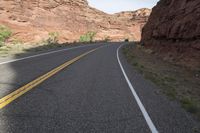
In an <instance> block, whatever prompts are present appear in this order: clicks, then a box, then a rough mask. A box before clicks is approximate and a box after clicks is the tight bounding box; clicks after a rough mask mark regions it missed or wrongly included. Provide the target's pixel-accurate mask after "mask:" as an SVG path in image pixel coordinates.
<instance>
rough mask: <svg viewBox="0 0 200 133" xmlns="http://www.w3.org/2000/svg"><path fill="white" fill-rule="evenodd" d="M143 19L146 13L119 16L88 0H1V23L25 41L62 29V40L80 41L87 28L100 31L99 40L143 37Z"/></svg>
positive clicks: (60, 31)
mask: <svg viewBox="0 0 200 133" xmlns="http://www.w3.org/2000/svg"><path fill="white" fill-rule="evenodd" d="M132 16H134V14H132ZM133 19H134V18H132V20H133ZM140 21H141V23H140ZM144 23H146V17H145V18H142V17H141V18H140V19H137V20H133V21H130V20H129V19H126V20H124V19H119V18H118V17H117V16H115V15H109V14H106V13H104V12H101V11H99V10H97V9H94V8H91V7H89V5H88V2H87V1H86V0H0V24H4V25H7V26H9V27H10V28H11V29H12V30H14V37H16V38H19V39H20V40H23V41H24V42H39V41H41V40H42V39H45V38H47V37H48V33H49V32H59V35H60V38H59V40H60V41H61V42H65V41H69V42H70V41H77V40H79V37H80V35H82V34H84V33H86V32H87V31H95V32H97V36H96V39H97V40H103V39H105V38H106V37H109V38H110V39H111V40H115V41H117V40H124V39H125V38H129V39H130V40H140V37H141V28H142V26H143V25H144Z"/></svg>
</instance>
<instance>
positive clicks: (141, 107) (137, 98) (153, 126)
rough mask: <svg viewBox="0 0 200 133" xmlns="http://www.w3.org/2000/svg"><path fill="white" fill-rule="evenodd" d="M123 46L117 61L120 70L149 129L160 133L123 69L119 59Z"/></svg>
mask: <svg viewBox="0 0 200 133" xmlns="http://www.w3.org/2000/svg"><path fill="white" fill-rule="evenodd" d="M122 46H123V45H121V46H120V47H119V48H118V49H117V60H118V63H119V65H120V68H121V70H122V72H123V75H124V77H125V79H126V82H127V83H128V86H129V88H130V89H131V91H132V93H133V96H134V97H135V100H136V102H137V104H138V106H139V108H140V110H141V112H142V114H143V116H144V118H145V120H146V122H147V124H148V126H149V129H150V130H151V132H152V133H158V130H157V129H156V127H155V125H154V124H153V122H152V120H151V118H150V116H149V114H148V113H147V111H146V109H145V107H144V105H143V104H142V102H141V100H140V98H139V96H138V95H137V93H136V91H135V89H134V88H133V86H132V84H131V82H130V80H129V78H128V76H127V74H126V72H125V71H124V68H123V66H122V63H121V61H120V59H119V50H120V48H121V47H122Z"/></svg>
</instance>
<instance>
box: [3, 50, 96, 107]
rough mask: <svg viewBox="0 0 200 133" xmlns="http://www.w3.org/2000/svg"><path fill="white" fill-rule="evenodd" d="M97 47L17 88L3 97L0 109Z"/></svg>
mask: <svg viewBox="0 0 200 133" xmlns="http://www.w3.org/2000/svg"><path fill="white" fill-rule="evenodd" d="M97 49H98V48H96V49H93V50H90V51H88V52H86V53H84V54H81V55H79V56H77V57H76V58H74V59H72V60H70V61H67V62H66V63H64V64H62V65H60V66H59V67H57V68H55V69H53V70H51V71H49V72H48V73H46V74H44V75H42V76H40V77H38V78H37V79H35V80H33V81H31V82H30V83H28V84H26V85H24V86H22V87H21V88H19V89H17V90H15V91H14V92H12V93H10V94H8V95H7V96H5V97H3V98H1V99H0V109H2V108H4V107H5V106H6V105H8V104H9V103H11V102H12V101H14V100H15V99H17V98H18V97H20V96H22V95H23V94H25V93H26V92H28V91H30V90H31V89H33V88H34V87H36V86H38V85H39V84H41V83H42V82H44V81H45V80H47V79H49V78H50V77H52V76H53V75H55V74H56V73H58V72H60V71H61V70H63V69H64V68H66V67H67V66H69V65H71V64H73V63H74V62H76V61H78V60H80V59H81V58H83V57H84V56H86V55H88V54H90V53H91V52H94V51H95V50H97Z"/></svg>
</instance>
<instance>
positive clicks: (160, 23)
mask: <svg viewBox="0 0 200 133" xmlns="http://www.w3.org/2000/svg"><path fill="white" fill-rule="evenodd" d="M142 42H143V43H144V45H145V47H147V48H152V49H153V50H154V51H155V52H156V53H157V54H158V55H160V56H162V57H163V58H164V59H166V60H169V61H172V62H176V63H177V64H181V65H184V66H187V67H191V68H200V0H160V1H159V2H158V4H157V6H155V7H154V8H153V10H152V14H151V15H150V18H149V21H148V22H147V24H146V25H145V27H144V28H143V33H142Z"/></svg>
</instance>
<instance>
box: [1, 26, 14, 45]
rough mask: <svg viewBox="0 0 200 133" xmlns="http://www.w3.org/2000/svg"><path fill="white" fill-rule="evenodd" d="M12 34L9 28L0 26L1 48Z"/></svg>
mask: <svg viewBox="0 0 200 133" xmlns="http://www.w3.org/2000/svg"><path fill="white" fill-rule="evenodd" d="M11 34H12V32H11V30H10V29H9V28H8V27H6V26H4V25H0V46H2V45H3V44H4V43H5V41H6V40H7V39H8V38H9V37H10V36H11Z"/></svg>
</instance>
